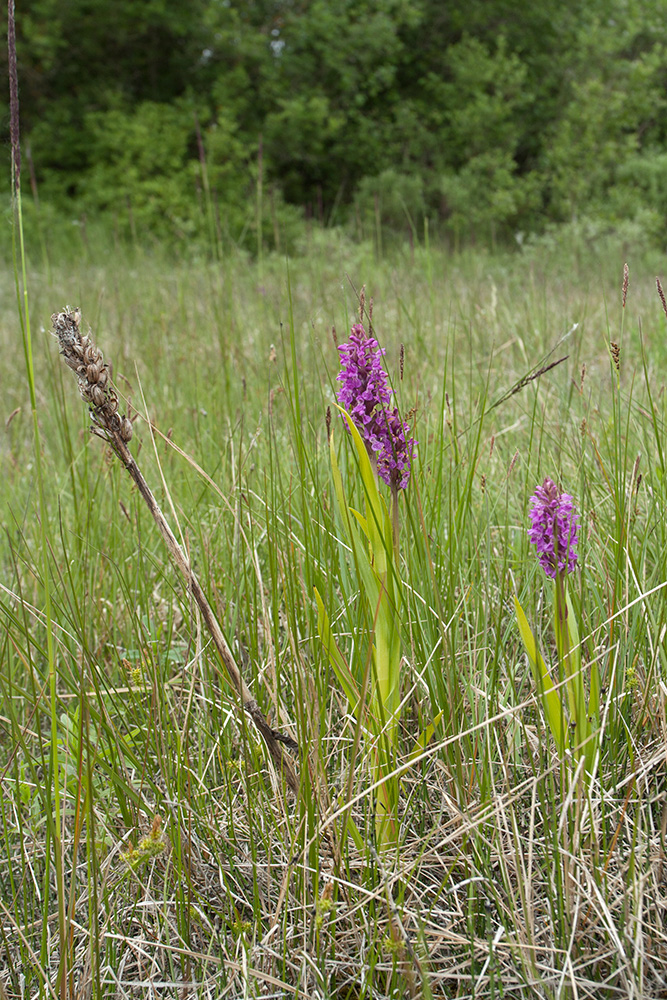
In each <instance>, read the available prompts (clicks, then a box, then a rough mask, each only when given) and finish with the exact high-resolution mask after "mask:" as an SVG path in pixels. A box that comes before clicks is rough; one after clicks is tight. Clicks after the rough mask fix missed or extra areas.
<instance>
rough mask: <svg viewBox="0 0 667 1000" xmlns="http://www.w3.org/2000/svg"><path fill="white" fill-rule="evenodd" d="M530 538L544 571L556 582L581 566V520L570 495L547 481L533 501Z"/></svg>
mask: <svg viewBox="0 0 667 1000" xmlns="http://www.w3.org/2000/svg"><path fill="white" fill-rule="evenodd" d="M530 502H531V505H532V509H531V511H530V520H531V527H530V528H529V530H528V537H529V539H530V540H531V542H532V543H533V545H534V546H535V547H536V549H537V555H538V558H539V560H540V564H541V566H542V569H543V570H544V572H545V573H546V574H547V576H550V577H551V578H552V579H555V577H556V576H557V575H559V574H567V573H571V572H572V570H573V569H574V567H575V566H576V565H577V552H576V546H577V542H578V530H579V516H578V514H577V512H576V511H575V509H574V502H573V500H572V497H571V496H570V495H569V494H568V493H562V492H561V490H560V489H559V488H558V486H556V484H555V483H554V482H553V480H552V479H549V478H547V479H545V480H544V482H543V483H542V485H541V486H538V487H537V489H536V490H535V493H534V494H533V496H532V497H531V498H530Z"/></svg>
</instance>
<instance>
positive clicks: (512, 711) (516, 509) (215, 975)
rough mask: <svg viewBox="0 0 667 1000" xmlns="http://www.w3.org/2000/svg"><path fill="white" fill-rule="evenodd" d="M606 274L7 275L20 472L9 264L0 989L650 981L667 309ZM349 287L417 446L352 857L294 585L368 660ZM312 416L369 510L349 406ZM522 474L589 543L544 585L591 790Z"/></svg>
mask: <svg viewBox="0 0 667 1000" xmlns="http://www.w3.org/2000/svg"><path fill="white" fill-rule="evenodd" d="M622 263H623V261H622V258H618V257H615V256H610V257H609V259H606V260H601V261H597V262H595V263H593V264H591V265H590V266H589V267H588V269H587V270H585V272H584V273H582V271H581V270H579V271H577V270H576V269H575V268H574V266H568V264H567V263H564V262H562V261H561V262H560V263H558V262H555V261H554V260H549V259H548V258H546V257H544V256H542V257H541V256H540V255H539V254H534V255H532V256H531V255H524V256H521V257H515V258H510V257H505V258H503V257H498V258H492V257H489V256H488V255H484V254H482V253H477V254H468V255H463V256H460V257H457V258H452V257H449V256H447V255H446V254H444V253H441V252H439V251H437V250H434V249H425V248H418V247H417V248H415V249H414V250H413V251H412V252H411V253H405V254H402V253H400V252H398V251H397V252H396V253H395V254H394V255H393V256H391V257H390V258H388V259H385V260H378V259H377V258H376V256H375V255H374V254H373V252H372V249H371V248H369V247H366V246H365V245H362V246H354V245H352V244H350V243H348V242H347V241H345V240H344V239H343V238H342V237H337V236H336V235H335V234H313V235H312V245H311V247H310V252H309V253H308V254H306V255H304V256H303V257H299V258H297V259H295V260H293V261H291V262H290V263H289V265H287V264H286V262H285V261H284V260H280V259H276V258H273V257H270V256H264V258H263V259H262V261H261V264H253V263H251V262H249V261H248V260H247V259H245V258H243V257H242V256H240V255H239V256H237V257H231V258H229V259H226V260H225V261H224V262H222V263H218V264H216V265H212V264H210V263H206V262H204V261H199V262H197V261H195V262H188V263H187V264H177V263H173V262H168V261H165V260H162V259H159V258H157V257H155V256H151V255H150V254H141V252H139V251H133V252H132V254H131V255H130V259H127V260H126V259H123V257H122V256H120V255H119V256H114V257H113V258H112V259H107V260H105V259H104V258H99V259H98V260H97V261H93V260H88V261H82V262H81V263H79V264H78V265H76V266H67V267H65V266H57V265H56V264H54V262H53V261H51V262H50V263H49V267H48V269H45V268H44V269H42V271H40V270H39V268H38V267H29V269H28V274H27V282H28V291H29V299H30V310H31V318H32V348H33V353H34V359H35V370H34V384H35V411H36V418H37V424H38V429H39V456H40V462H41V469H38V468H37V464H36V458H35V455H36V452H35V443H34V442H35V428H34V424H33V422H32V418H31V407H30V400H29V398H28V394H27V389H26V385H27V378H26V367H25V363H24V358H23V356H22V353H21V349H20V342H21V337H20V329H19V323H18V320H17V315H16V309H15V307H12V305H11V301H12V299H11V296H12V290H11V284H10V281H9V279H5V284H6V287H5V288H4V289H3V292H4V295H3V297H2V302H3V303H4V308H3V311H2V314H1V315H0V358H1V359H2V360H1V361H0V383H1V385H2V396H1V398H2V406H3V412H2V419H3V435H2V438H1V439H0V474H1V479H0V498H1V508H0V509H1V511H2V540H1V541H0V623H1V624H0V697H1V703H0V739H1V740H2V745H3V750H4V753H3V755H2V756H3V760H4V764H3V766H2V769H1V770H0V797H1V801H0V815H1V817H2V828H1V837H2V852H1V853H2V858H1V859H0V935H1V936H0V982H1V983H2V990H3V991H4V995H6V996H8V997H47V996H60V997H63V998H64V997H85V996H92V997H144V996H165V997H166V996H173V997H174V998H177V997H178V998H182V997H185V996H192V997H198V998H199V997H202V998H203V997H211V998H218V997H223V996H224V997H241V996H243V997H246V996H247V997H253V996H257V997H260V996H261V997H269V996H271V997H290V996H299V997H322V998H324V997H331V998H336V1000H342V998H350V1000H351V998H362V997H363V998H374V997H389V996H392V997H393V996H395V997H399V996H425V997H428V996H434V997H461V998H463V997H475V998H482V997H484V998H487V997H488V998H495V997H509V996H522V997H549V998H551V997H553V998H556V997H586V996H590V997H610V998H611V997H636V998H641V997H646V998H648V997H658V996H661V995H667V947H666V944H667V942H666V939H665V933H664V929H663V920H664V913H665V908H666V907H667V896H666V894H665V889H664V873H663V863H664V836H665V831H666V828H667V799H666V797H665V791H666V785H665V777H664V767H665V736H666V726H665V696H666V694H667V689H666V688H665V668H666V664H665V648H664V637H665V631H666V629H667V615H666V610H667V605H666V603H665V601H666V597H665V590H666V589H667V587H666V586H665V584H666V583H667V545H666V542H667V538H666V535H667V527H666V524H665V518H664V507H665V490H666V488H667V482H666V474H665V473H666V470H665V454H664V426H665V407H666V405H667V404H666V401H665V393H664V381H663V380H664V375H663V372H664V371H665V363H666V361H667V350H666V348H665V343H666V338H665V325H666V322H667V321H666V319H665V316H664V315H663V312H662V309H661V305H660V301H659V299H658V297H657V295H656V294H655V285H654V274H653V273H652V272H649V271H647V270H645V271H643V272H642V270H641V267H640V266H637V267H635V266H634V264H633V261H632V259H630V265H631V278H630V288H629V294H628V300H627V305H626V308H625V310H622V309H621V290H620V286H621V276H622ZM362 284H365V285H366V294H367V296H372V297H373V299H374V313H373V316H374V329H375V334H376V336H377V337H378V339H379V341H380V342H381V343H382V344H383V346H385V347H386V348H387V355H386V362H387V369H388V372H389V375H390V377H391V379H392V381H393V384H394V386H395V388H396V390H397V394H398V398H399V400H400V404H401V407H402V409H403V410H404V411H406V412H407V411H409V410H412V409H413V408H414V410H415V414H414V418H413V420H414V426H415V437H416V438H417V439H418V442H419V446H418V451H417V459H416V462H415V466H414V470H413V477H412V481H411V484H410V487H409V489H408V491H407V492H406V495H405V497H401V500H402V509H401V554H402V565H401V578H402V584H403V590H404V597H405V604H404V608H403V611H402V616H401V628H402V649H403V654H404V656H403V662H402V668H401V669H402V677H403V687H402V696H403V710H402V720H401V732H400V754H399V767H400V787H401V793H400V802H399V817H400V829H399V844H398V848H397V849H396V850H395V851H392V852H390V853H387V852H386V851H382V852H378V850H376V845H375V844H374V789H373V787H372V775H373V773H374V772H373V766H372V753H371V747H370V742H369V739H368V733H366V732H364V731H363V729H362V727H361V725H360V722H359V720H358V719H357V718H355V716H354V714H353V712H352V711H351V707H350V706H349V705H348V703H347V701H346V699H345V696H344V693H343V692H342V690H340V689H339V687H338V685H337V683H336V678H335V675H334V673H333V671H332V668H331V665H330V664H329V661H328V659H327V656H326V653H325V650H324V649H323V646H322V642H321V641H320V637H319V635H318V621H317V607H316V604H315V600H314V588H317V590H318V591H319V593H320V594H321V595H322V597H323V600H324V602H325V604H326V607H327V609H328V612H329V615H330V617H331V624H332V629H333V631H334V633H335V635H336V638H337V641H338V643H339V645H340V647H341V649H342V650H344V652H345V655H347V656H349V657H354V656H355V655H360V645H359V637H360V636H363V635H367V634H368V633H369V631H372V622H370V623H369V621H368V619H367V615H366V611H365V609H364V606H363V602H361V601H359V600H357V599H356V596H355V595H356V590H355V588H356V587H357V586H358V584H356V583H355V577H354V572H353V567H352V565H351V563H350V559H349V553H348V551H347V550H346V546H345V544H344V541H343V539H344V534H343V532H342V530H341V525H340V523H339V521H338V517H337V514H336V508H335V502H334V497H333V484H332V478H331V468H330V462H329V449H328V442H327V428H326V422H325V414H326V409H327V406H328V405H330V404H332V403H333V401H334V393H335V377H336V374H337V371H338V354H337V351H336V347H335V339H337V341H338V343H341V342H342V341H343V340H345V339H346V338H347V334H348V331H349V328H350V325H351V323H352V322H354V319H355V316H356V314H357V309H358V302H357V295H356V292H357V291H358V289H359V288H360V286H361V285H362ZM65 303H70V304H71V305H73V306H74V305H76V306H79V307H81V309H82V310H83V316H84V326H85V325H86V324H90V326H91V327H92V329H93V331H94V335H95V339H96V341H97V343H98V345H99V346H100V347H101V348H102V349H103V350H104V352H105V356H106V358H107V359H108V360H110V361H111V362H112V363H113V370H114V381H115V383H116V386H117V387H118V390H119V392H120V393H121V394H122V395H123V396H124V397H125V400H126V401H128V404H124V405H129V403H131V407H132V411H133V413H134V414H135V415H136V419H135V421H134V436H133V440H132V443H131V450H132V451H133V453H134V455H135V456H136V457H137V458H138V461H139V462H140V465H141V468H142V471H143V473H144V475H145V477H146V479H147V480H148V482H149V483H150V485H151V486H152V488H153V491H154V492H155V494H156V496H157V498H158V501H159V502H160V504H161V507H162V509H163V510H164V511H165V514H166V515H167V518H168V519H169V520H170V522H171V525H172V528H173V529H174V531H175V533H176V535H177V537H178V538H179V540H180V541H181V544H182V546H183V548H184V549H185V550H186V551H187V552H188V554H189V557H190V560H191V563H192V566H193V567H194V569H195V571H196V573H197V574H198V576H199V579H200V580H201V581H202V584H203V586H204V589H205V591H206V593H207V594H208V597H209V600H210V601H211V603H212V605H213V606H214V608H215V610H216V612H217V614H218V617H219V619H220V622H221V624H222V626H223V628H224V631H225V634H226V637H227V641H228V643H229V645H230V648H231V649H232V651H233V653H234V656H235V658H236V661H237V663H238V664H239V666H240V668H241V670H242V672H243V675H244V679H245V681H246V683H247V684H248V686H249V687H250V688H251V690H252V692H253V695H254V697H255V698H256V699H257V701H258V702H259V704H260V706H261V708H262V710H263V711H264V713H265V714H266V715H267V716H268V717H269V718H270V720H271V724H272V725H273V726H274V727H275V728H276V729H279V730H281V731H282V732H284V733H287V734H289V735H290V736H292V738H293V739H294V740H296V741H297V742H298V744H299V753H298V754H296V755H295V767H296V768H297V769H298V771H299V774H300V790H299V793H298V795H293V794H292V793H291V792H290V791H289V789H287V788H286V787H285V785H284V782H283V781H282V780H281V777H280V775H279V774H277V773H276V771H275V769H274V767H273V764H272V762H271V760H270V758H269V757H268V755H267V753H266V751H265V748H264V745H263V743H262V741H261V740H260V739H259V738H258V736H257V734H256V732H255V730H254V728H253V726H252V724H251V722H250V720H249V719H247V717H244V716H243V715H240V714H239V712H238V711H237V705H236V699H235V696H234V694H233V691H232V689H231V688H230V687H229V685H228V684H227V683H226V682H225V678H224V673H223V671H222V670H221V667H220V663H219V661H218V659H217V656H216V653H215V650H214V648H213V646H212V644H211V642H210V637H209V636H208V634H207V633H206V631H205V629H204V628H203V626H202V621H201V618H200V615H199V613H198V610H197V607H196V605H195V604H194V603H193V602H192V600H191V598H190V597H189V595H188V592H187V590H186V588H185V587H184V585H183V581H182V579H181V578H180V577H179V576H178V574H177V573H176V572H175V570H174V568H173V567H172V565H171V563H170V561H169V559H168V555H167V552H166V550H165V549H164V547H163V544H162V540H161V538H160V536H159V534H158V532H157V530H156V528H155V525H154V523H153V521H152V520H151V518H150V516H149V513H148V511H147V510H146V508H145V505H144V504H143V502H142V500H141V497H140V496H139V494H138V492H137V490H136V489H135V488H134V487H133V485H132V483H131V481H130V479H129V478H128V477H127V476H126V474H125V471H124V470H123V468H122V467H121V465H120V463H119V462H118V461H117V459H116V458H115V457H114V456H113V454H112V452H111V450H110V449H109V447H108V446H106V445H105V444H104V443H103V442H102V441H100V440H97V439H96V438H95V437H92V436H91V435H90V432H89V425H90V419H89V417H88V414H87V410H86V407H85V406H84V405H83V404H82V402H81V400H80V398H79V396H78V393H77V391H76V385H75V381H74V379H73V378H72V376H71V373H70V372H69V371H68V370H67V369H66V368H65V366H64V365H63V363H62V361H61V359H60V358H59V356H58V350H57V343H56V341H55V340H54V338H53V337H52V336H51V335H50V332H49V330H50V320H49V317H50V316H51V314H52V313H53V312H55V311H58V310H60V309H62V308H63V306H64V305H65ZM332 328H335V331H336V335H335V338H334V336H333V334H332ZM612 342H613V343H616V344H618V345H619V347H620V359H619V368H618V370H617V369H616V365H615V363H614V360H613V357H612V354H611V353H610V344H611V343H612ZM401 344H403V345H404V348H405V372H404V378H403V381H402V382H401V381H400V379H399V351H400V345H401ZM565 355H567V360H565V361H563V362H562V363H561V364H560V365H558V366H557V367H555V368H552V369H551V370H550V371H548V372H546V373H545V374H543V375H541V376H539V377H536V378H528V376H531V375H534V374H535V373H536V372H537V371H538V370H539V369H540V367H544V366H546V365H548V364H549V363H550V362H551V361H555V360H558V359H560V358H562V357H564V356H565ZM513 390H516V391H513ZM334 433H335V441H336V444H337V449H338V462H339V465H340V468H341V470H342V473H343V476H344V478H345V484H346V490H347V491H348V493H349V494H350V495H351V496H352V498H353V501H354V502H356V503H357V505H358V506H359V507H361V505H362V497H361V496H360V488H359V483H358V477H357V475H356V470H355V466H354V457H353V453H352V450H351V446H350V442H349V441H348V440H347V436H346V434H345V432H344V430H343V427H342V424H340V423H339V422H338V421H337V418H334ZM547 475H548V476H551V477H552V478H553V479H555V480H556V481H558V482H559V483H560V484H562V486H563V488H564V489H566V490H567V492H569V493H571V494H572V495H573V496H574V498H575V501H576V504H577V507H578V510H579V511H580V514H581V521H582V530H581V541H580V559H579V567H578V569H577V571H576V573H575V574H574V575H573V576H572V577H571V578H570V593H571V596H572V599H573V605H574V609H575V612H576V615H577V619H578V625H579V632H580V634H581V636H582V658H583V661H584V664H585V665H587V664H590V663H591V662H593V661H596V662H597V663H598V665H599V669H600V672H601V675H602V684H603V695H602V723H601V737H600V747H601V750H600V756H599V760H598V761H597V764H596V770H595V774H594V776H593V778H592V780H590V781H589V782H587V783H584V782H582V781H581V775H580V774H577V773H575V772H576V769H575V767H573V766H572V765H571V764H570V763H569V762H568V761H565V762H563V761H561V760H560V759H559V756H558V754H557V752H556V748H555V745H554V743H553V741H552V739H551V737H550V733H549V730H548V726H547V725H546V723H545V719H544V716H543V713H542V709H541V706H540V703H539V701H538V699H537V698H536V692H535V689H534V683H533V679H532V674H531V671H530V668H529V666H528V664H527V661H526V657H525V653H524V651H523V646H522V644H521V638H520V634H519V631H518V627H517V623H516V617H515V613H514V605H513V596H514V594H516V595H517V596H518V598H519V599H520V601H521V604H522V606H523V608H524V610H525V611H526V614H527V616H528V618H529V620H530V622H531V625H532V627H533V629H534V631H535V632H536V634H537V635H538V636H539V641H540V643H541V647H542V651H543V653H544V655H545V657H546V658H547V659H548V660H549V662H551V663H553V662H554V637H553V634H552V633H551V631H550V628H551V626H550V623H551V620H552V611H551V607H552V605H551V602H552V593H551V591H550V590H549V586H548V583H549V581H547V579H546V577H545V576H544V574H543V573H542V571H541V569H540V567H539V565H538V562H537V559H536V557H535V553H534V551H532V550H531V546H530V545H529V543H528V538H527V526H528V517H527V510H528V500H529V497H530V495H531V493H532V492H533V490H534V488H535V486H536V485H537V484H538V483H539V482H541V481H542V479H543V478H544V477H545V476H547ZM40 489H41V490H42V491H43V501H42V504H41V507H40V501H39V496H40ZM47 583H48V586H47ZM47 592H48V594H49V601H50V611H49V618H48V619H47V617H46V610H45V608H46V606H45V594H46V593H47ZM48 620H50V621H51V626H50V630H49V629H47V621H48ZM49 631H50V639H49V635H48V634H47V633H48V632H49ZM50 671H51V678H52V679H55V688H54V691H53V692H52V694H53V701H52V700H51V695H50V693H49V673H50ZM437 716H440V721H439V724H438V726H437V728H436V731H435V733H434V735H433V738H432V739H431V741H430V742H429V743H428V744H427V745H426V746H425V748H424V749H423V750H422V752H421V754H418V756H417V757H416V759H415V760H413V761H412V762H410V761H409V759H408V758H409V755H410V754H411V752H412V751H413V749H414V746H415V740H416V739H417V738H418V736H419V734H420V733H421V732H422V731H423V730H424V729H425V727H427V726H428V724H429V722H430V721H431V720H432V719H434V718H436V717H437ZM56 817H57V820H56Z"/></svg>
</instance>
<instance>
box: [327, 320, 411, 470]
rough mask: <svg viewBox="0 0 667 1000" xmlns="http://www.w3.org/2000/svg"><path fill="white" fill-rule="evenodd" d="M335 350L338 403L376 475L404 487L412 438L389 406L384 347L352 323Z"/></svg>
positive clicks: (360, 325) (409, 465)
mask: <svg viewBox="0 0 667 1000" xmlns="http://www.w3.org/2000/svg"><path fill="white" fill-rule="evenodd" d="M338 351H339V353H340V363H341V371H340V373H339V375H338V379H337V380H338V381H339V382H340V383H341V384H340V387H339V389H338V394H337V398H338V402H339V403H340V405H341V406H342V407H343V409H344V410H347V412H348V413H349V414H350V416H351V417H352V420H353V421H354V423H355V425H356V427H357V429H358V430H359V433H360V434H361V437H362V438H363V440H364V443H365V444H366V447H367V449H368V451H369V453H370V454H371V456H372V457H373V458H374V460H375V463H376V467H377V472H378V475H379V476H380V478H381V479H383V480H384V482H385V483H387V485H388V486H390V487H392V489H401V490H404V489H405V488H406V486H407V485H408V482H409V481H410V472H411V469H412V457H413V452H414V447H415V444H416V441H415V440H414V439H413V438H411V437H409V433H410V428H409V426H408V425H407V424H406V423H405V422H404V421H403V420H401V418H400V415H399V412H398V409H397V408H396V407H393V408H390V403H391V397H392V395H393V389H391V388H390V387H389V382H388V379H387V373H386V372H385V370H384V368H383V367H382V358H383V357H384V353H385V351H384V348H381V347H380V346H379V345H378V342H377V340H376V339H375V338H374V337H369V336H368V335H367V334H366V331H365V329H364V327H363V326H362V324H361V323H356V324H355V325H354V326H353V327H352V330H351V332H350V339H349V341H348V342H347V343H346V344H342V345H341V346H340V347H339V348H338Z"/></svg>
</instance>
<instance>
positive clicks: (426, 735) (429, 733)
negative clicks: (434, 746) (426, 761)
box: [408, 712, 443, 761]
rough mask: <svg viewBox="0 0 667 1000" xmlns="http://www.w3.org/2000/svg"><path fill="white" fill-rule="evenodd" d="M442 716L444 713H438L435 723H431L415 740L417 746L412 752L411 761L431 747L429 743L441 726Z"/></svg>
mask: <svg viewBox="0 0 667 1000" xmlns="http://www.w3.org/2000/svg"><path fill="white" fill-rule="evenodd" d="M442 715H443V713H442V712H438V714H437V715H436V717H435V719H434V720H433V722H429V724H428V726H427V727H426V729H422V731H421V733H420V734H419V736H418V737H417V739H416V740H415V745H414V746H413V748H412V750H411V752H410V755H409V757H408V760H409V761H412V760H414V759H415V757H418V756H419V754H420V753H422V752H423V751H424V750H425V749H426V747H427V746H428V745H429V743H430V742H431V740H432V739H433V734H434V733H435V731H436V729H437V728H438V726H439V725H440V720H441V719H442Z"/></svg>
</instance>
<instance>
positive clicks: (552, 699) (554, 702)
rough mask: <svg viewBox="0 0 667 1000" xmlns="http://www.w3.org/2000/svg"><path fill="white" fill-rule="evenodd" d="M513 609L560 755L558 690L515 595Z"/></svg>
mask: <svg viewBox="0 0 667 1000" xmlns="http://www.w3.org/2000/svg"><path fill="white" fill-rule="evenodd" d="M514 610H515V611H516V618H517V622H518V624H519V632H520V633H521V638H522V640H523V644H524V647H525V650H526V653H527V654H528V660H529V661H530V665H531V668H532V671H533V676H534V678H535V683H536V685H537V689H538V691H539V692H540V694H541V696H542V702H543V704H544V711H545V713H546V716H547V721H548V723H549V727H550V729H551V732H552V733H553V737H554V739H555V741H556V746H557V747H558V750H559V753H560V754H561V756H562V755H563V754H564V753H565V720H564V718H563V707H562V704H561V700H560V698H559V697H558V691H557V690H556V688H555V687H554V684H553V681H552V680H551V676H550V674H549V671H548V669H547V666H546V664H545V662H544V660H543V659H542V656H541V654H540V652H539V650H538V648H537V643H536V642H535V636H534V635H533V632H532V630H531V627H530V625H529V624H528V619H527V618H526V615H525V614H524V610H523V608H522V607H521V605H520V604H519V601H518V598H517V597H516V595H515V596H514Z"/></svg>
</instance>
